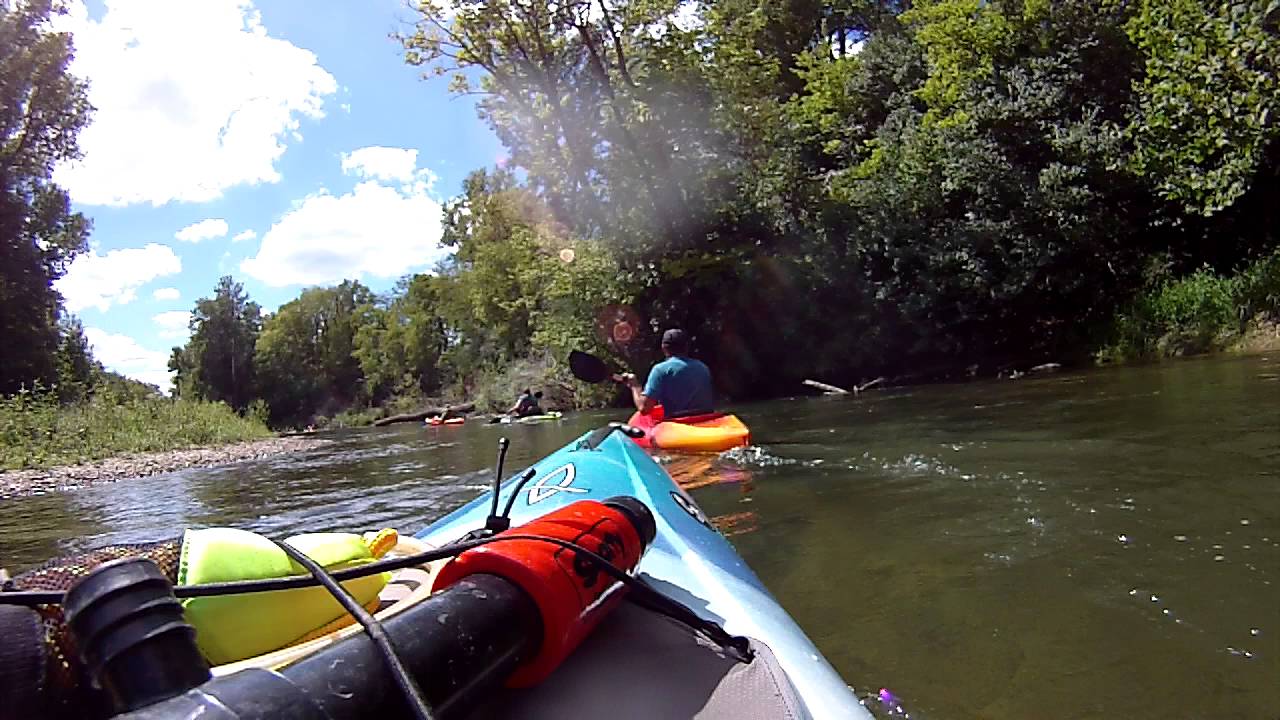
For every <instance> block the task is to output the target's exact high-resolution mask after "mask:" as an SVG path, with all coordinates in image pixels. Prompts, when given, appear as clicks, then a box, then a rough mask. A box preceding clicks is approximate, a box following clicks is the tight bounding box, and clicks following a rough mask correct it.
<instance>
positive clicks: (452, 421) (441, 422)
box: [427, 417, 467, 426]
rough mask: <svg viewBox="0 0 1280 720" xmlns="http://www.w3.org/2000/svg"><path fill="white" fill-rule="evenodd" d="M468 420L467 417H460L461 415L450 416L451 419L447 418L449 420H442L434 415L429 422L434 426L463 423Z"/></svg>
mask: <svg viewBox="0 0 1280 720" xmlns="http://www.w3.org/2000/svg"><path fill="white" fill-rule="evenodd" d="M466 421H467V419H466V418H460V417H459V418H449V419H447V420H441V419H440V418H438V417H433V418H431V419H429V420H427V424H428V425H433V426H434V425H461V424H462V423H464V422H466Z"/></svg>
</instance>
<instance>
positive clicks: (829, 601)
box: [0, 355, 1280, 720]
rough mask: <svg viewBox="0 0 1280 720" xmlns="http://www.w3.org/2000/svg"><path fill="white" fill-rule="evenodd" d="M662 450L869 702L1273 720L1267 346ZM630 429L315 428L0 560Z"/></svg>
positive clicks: (34, 510)
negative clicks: (718, 444)
mask: <svg viewBox="0 0 1280 720" xmlns="http://www.w3.org/2000/svg"><path fill="white" fill-rule="evenodd" d="M737 411H738V413H739V415H740V416H741V417H742V418H743V419H744V420H745V421H746V422H747V423H748V424H749V425H750V426H751V427H752V431H753V436H754V438H755V441H756V442H757V446H756V447H755V448H752V449H750V450H748V451H747V452H741V451H734V452H731V453H730V454H728V455H725V456H722V457H719V458H700V459H675V460H672V461H670V464H669V467H670V469H671V470H672V473H673V475H675V476H677V477H678V478H679V479H681V480H682V482H684V483H686V484H687V485H689V486H690V487H693V488H695V489H694V490H693V493H694V496H695V498H696V499H697V500H698V502H699V503H700V504H702V506H703V508H704V509H705V510H706V511H707V514H709V515H712V516H715V517H716V519H717V523H718V524H719V526H720V527H721V528H722V529H723V531H724V532H725V533H726V534H727V535H729V537H730V539H731V541H732V542H733V543H734V544H735V545H736V547H737V548H738V550H739V551H740V552H741V553H742V555H743V557H744V558H745V559H746V560H747V562H748V563H749V564H750V565H751V566H753V567H754V568H755V570H756V572H757V573H758V574H759V575H760V577H761V579H762V580H763V581H764V582H765V584H766V585H768V586H769V587H770V588H771V589H772V591H773V592H774V594H775V595H777V597H778V599H779V600H780V601H781V603H782V604H783V606H784V607H786V608H787V609H788V610H789V611H790V612H791V613H792V614H793V615H794V616H795V618H796V619H797V620H798V621H799V623H800V625H801V626H802V627H804V628H805V629H806V630H807V631H808V632H809V634H810V635H811V636H812V638H813V639H814V641H815V642H816V643H817V644H818V646H819V647H820V648H821V649H822V650H823V652H824V653H825V654H826V655H827V657H828V658H829V659H830V660H831V662H832V664H833V665H835V667H836V668H837V669H838V670H839V671H840V672H841V674H842V675H843V676H844V677H845V678H846V679H847V680H848V681H849V682H850V683H851V684H853V685H854V686H856V687H857V688H858V690H859V691H860V692H863V693H865V692H871V693H874V692H875V691H876V690H877V689H879V688H881V687H887V688H889V689H890V690H891V691H892V692H893V693H894V694H895V695H896V696H898V698H900V700H901V701H902V703H903V707H904V709H905V710H906V711H907V712H909V713H910V714H911V717H914V718H923V719H924V720H944V719H953V718H954V719H960V718H984V719H987V720H1002V719H1014V718H1017V719H1022V718H1094V717H1114V718H1249V719H1255V718H1256V719H1259V720H1261V719H1268V720H1274V719H1275V718H1280V356H1275V355H1272V356H1255V357H1245V358H1213V359H1201V360H1190V361H1183V362H1176V363H1167V364H1163V365H1158V366H1151V367H1140V368H1124V369H1117V370H1105V371H1091V372H1085V373H1071V374H1057V375H1048V376H1042V377H1035V378H1024V379H1020V380H1016V381H992V382H979V383H970V384H963V385H948V386H931V387H919V388H909V389H900V390H888V391H884V392H873V393H870V394H868V395H866V396H865V397H863V398H858V399H824V398H819V399H812V398H810V399H794V400H779V401H775V402H770V403H765V404H759V405H748V406H743V407H740V408H737ZM620 416H621V413H620V411H619V412H614V413H588V414H583V415H577V416H573V417H570V418H566V419H565V420H564V421H561V422H559V423H554V424H548V425H541V426H530V427H514V428H513V427H506V428H502V429H499V428H496V427H485V426H480V425H466V426H461V427H443V428H422V427H406V426H401V427H399V428H392V429H387V430H377V431H375V430H367V431H359V432H349V433H344V434H337V435H333V436H332V437H333V438H334V439H335V440H336V442H335V443H334V444H333V445H332V446H330V447H327V448H324V449H321V450H318V451H315V452H312V453H309V454H304V455H301V456H295V457H291V458H287V459H276V460H270V461H263V462H254V463H245V464H241V465H236V466H232V467H227V468H220V469H210V470H193V471H184V472H179V473H173V474H169V475H161V476H155V477H151V478H146V479H139V480H133V481H128V482H122V483H118V484H115V485H106V486H99V487H94V488H89V489H85V490H80V491H76V492H70V493H65V494H59V495H49V496H43V497H34V498H26V499H21V500H12V501H4V502H0V509H2V510H3V514H2V515H0V564H2V565H6V566H8V567H9V568H10V570H11V571H15V570H20V569H22V568H23V567H25V566H29V565H31V564H33V563H36V562H38V561H40V560H42V559H44V558H46V557H49V556H51V555H55V554H58V553H61V552H66V551H70V550H75V549H78V548H85V547H91V546H94V545H98V544H103V543H106V542H118V541H126V540H129V541H136V540H151V539H160V538H165V537H173V536H176V535H178V534H179V533H180V532H181V529H182V528H184V527H188V526H208V525H215V524H235V525H239V526H242V527H248V528H251V529H255V530H259V531H262V532H266V533H271V534H276V535H284V534H288V533H292V532H298V531H303V530H322V529H366V528H370V527H381V526H393V527H398V528H401V529H402V530H416V529H417V528H418V527H420V526H421V525H422V524H424V523H426V522H428V521H430V520H431V519H433V518H436V517H438V516H440V515H442V514H443V513H445V512H447V511H448V510H450V509H451V508H454V507H456V506H458V505H460V504H461V503H463V502H465V501H467V500H469V499H471V498H473V497H475V496H476V495H477V494H478V493H479V492H481V490H482V489H483V487H484V485H485V483H486V482H488V479H489V474H490V473H491V472H492V467H493V461H494V460H493V458H494V455H495V449H496V443H497V439H498V438H499V437H500V436H502V435H504V434H505V435H506V436H508V437H509V438H511V440H512V443H513V449H512V453H511V455H510V458H509V465H508V467H509V468H510V469H512V470H514V469H518V468H520V467H522V466H523V465H525V464H528V463H530V462H532V461H534V460H536V459H538V458H540V457H541V456H543V455H545V454H547V453H548V452H550V451H552V450H554V449H555V448H557V447H559V446H560V445H561V444H563V443H564V442H566V441H567V440H569V439H571V438H572V437H575V436H577V435H578V434H579V433H581V432H583V431H585V430H587V429H589V428H592V427H595V426H598V425H599V424H601V423H603V422H604V421H605V420H607V419H620Z"/></svg>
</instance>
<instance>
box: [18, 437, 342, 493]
mask: <svg viewBox="0 0 1280 720" xmlns="http://www.w3.org/2000/svg"><path fill="white" fill-rule="evenodd" d="M331 442H333V441H332V440H324V439H322V438H313V437H280V438H270V439H267V440H253V441H250V442H242V443H235V444H232V445H223V446H221V447H214V448H192V449H189V450H166V451H163V452H152V453H141V454H138V455H121V456H118V457H113V458H107V459H105V460H98V461H96V462H92V463H86V464H84V465H64V466H61V467H52V468H42V469H38V470H9V471H6V472H0V499H2V498H13V497H23V496H26V495H43V494H45V493H50V492H61V491H64V490H75V489H77V488H82V487H87V486H89V485H100V484H102V483H112V482H116V481H117V480H127V479H129V478H136V477H146V476H148V475H157V474H159V473H167V472H173V471H175V470H183V469H185V468H193V467H216V466H218V465H229V464H231V463H237V462H242V461H245V460H261V459H263V458H267V457H271V456H273V455H285V454H288V453H295V452H302V451H304V450H313V449H315V448H318V447H323V446H325V445H328V444H330V443H331Z"/></svg>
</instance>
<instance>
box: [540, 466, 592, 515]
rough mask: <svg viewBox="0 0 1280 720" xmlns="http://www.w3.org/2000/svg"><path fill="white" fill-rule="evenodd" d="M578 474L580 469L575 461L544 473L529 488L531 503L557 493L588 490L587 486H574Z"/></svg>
mask: <svg viewBox="0 0 1280 720" xmlns="http://www.w3.org/2000/svg"><path fill="white" fill-rule="evenodd" d="M577 476H578V469H577V468H575V467H574V466H573V463H569V464H568V465H564V466H562V467H559V468H556V469H555V470H552V471H551V472H549V473H547V474H546V475H543V476H542V477H540V478H538V482H536V483H534V484H533V486H532V487H530V488H529V504H530V505H536V504H538V503H540V502H542V501H543V500H546V499H547V498H549V497H553V496H554V495H555V494H556V493H562V492H569V493H585V492H587V489H586V488H576V487H572V485H573V481H574V479H575V478H576V477H577ZM557 478H559V479H557Z"/></svg>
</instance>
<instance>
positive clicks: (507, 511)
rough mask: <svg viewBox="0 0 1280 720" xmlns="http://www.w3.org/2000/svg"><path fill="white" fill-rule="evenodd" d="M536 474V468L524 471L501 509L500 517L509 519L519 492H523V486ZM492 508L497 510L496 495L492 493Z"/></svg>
mask: <svg viewBox="0 0 1280 720" xmlns="http://www.w3.org/2000/svg"><path fill="white" fill-rule="evenodd" d="M537 474H538V470H537V469H536V468H529V469H528V470H525V471H524V474H523V475H521V476H520V479H519V480H517V481H516V485H515V489H513V490H512V491H511V495H510V497H508V498H507V504H506V507H504V508H502V517H504V518H509V517H511V508H512V506H514V505H515V504H516V498H517V497H519V496H520V491H521V490H523V489H524V486H525V485H528V484H529V481H530V480H532V479H533V476H534V475H537ZM493 507H494V509H495V510H496V509H497V508H498V494H497V493H494V495H493Z"/></svg>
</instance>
